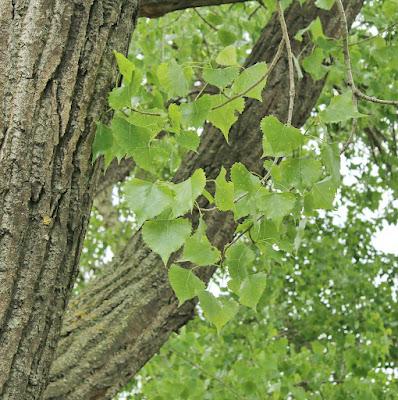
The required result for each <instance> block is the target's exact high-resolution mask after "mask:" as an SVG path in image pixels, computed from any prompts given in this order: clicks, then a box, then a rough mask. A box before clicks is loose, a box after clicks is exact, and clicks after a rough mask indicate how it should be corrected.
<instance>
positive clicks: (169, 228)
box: [142, 218, 192, 264]
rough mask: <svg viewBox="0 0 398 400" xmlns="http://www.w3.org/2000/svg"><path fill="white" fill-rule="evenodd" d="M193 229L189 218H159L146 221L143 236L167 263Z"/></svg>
mask: <svg viewBox="0 0 398 400" xmlns="http://www.w3.org/2000/svg"><path fill="white" fill-rule="evenodd" d="M191 230H192V227H191V224H190V222H189V221H188V220H187V219H184V218H178V219H159V220H152V221H147V222H145V224H144V226H143V227H142V236H143V238H144V241H145V243H146V244H147V245H148V246H149V247H150V248H151V249H152V250H153V251H154V252H155V253H158V254H159V255H160V257H161V258H162V260H163V262H164V263H165V264H167V261H168V260H169V257H170V255H171V254H172V253H174V252H175V251H177V250H178V249H179V248H180V247H181V246H182V245H183V244H184V243H185V240H186V239H187V238H188V237H189V235H190V234H191Z"/></svg>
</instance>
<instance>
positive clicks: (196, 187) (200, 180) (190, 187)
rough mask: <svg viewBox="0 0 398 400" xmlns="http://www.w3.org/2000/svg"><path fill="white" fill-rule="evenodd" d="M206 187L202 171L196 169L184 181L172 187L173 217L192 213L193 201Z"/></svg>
mask: <svg viewBox="0 0 398 400" xmlns="http://www.w3.org/2000/svg"><path fill="white" fill-rule="evenodd" d="M205 185H206V175H205V173H204V171H203V169H197V170H196V171H195V172H194V173H193V175H192V176H191V177H190V178H188V179H187V180H186V181H184V182H181V183H178V184H176V185H174V186H173V190H174V192H175V194H176V195H175V200H174V203H173V215H174V216H175V217H178V216H180V215H184V214H185V213H186V212H188V211H192V208H193V205H194V203H195V200H196V199H197V198H198V197H199V196H200V195H201V194H202V193H203V189H204V188H205Z"/></svg>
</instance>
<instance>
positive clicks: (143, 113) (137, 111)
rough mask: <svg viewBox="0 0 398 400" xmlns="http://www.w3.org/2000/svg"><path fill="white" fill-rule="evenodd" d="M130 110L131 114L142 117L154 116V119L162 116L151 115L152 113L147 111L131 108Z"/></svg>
mask: <svg viewBox="0 0 398 400" xmlns="http://www.w3.org/2000/svg"><path fill="white" fill-rule="evenodd" d="M130 110H131V111H133V112H136V113H138V114H142V115H152V116H155V117H161V116H162V114H159V113H153V112H149V111H143V110H138V109H136V108H131V109H130Z"/></svg>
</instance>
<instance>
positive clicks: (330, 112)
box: [319, 91, 364, 124]
mask: <svg viewBox="0 0 398 400" xmlns="http://www.w3.org/2000/svg"><path fill="white" fill-rule="evenodd" d="M319 117H320V119H321V120H322V122H324V123H325V124H328V123H331V122H342V121H347V120H349V119H352V118H359V117H364V114H361V113H360V112H358V110H357V106H356V105H355V104H354V102H353V100H352V92H351V91H347V92H345V93H343V94H341V95H338V96H334V97H333V98H332V100H331V101H330V104H329V106H328V107H327V108H326V109H325V110H323V111H321V112H320V113H319Z"/></svg>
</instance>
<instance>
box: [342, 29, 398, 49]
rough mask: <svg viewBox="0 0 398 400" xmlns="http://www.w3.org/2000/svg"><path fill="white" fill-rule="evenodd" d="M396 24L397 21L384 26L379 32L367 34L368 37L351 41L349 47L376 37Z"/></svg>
mask: <svg viewBox="0 0 398 400" xmlns="http://www.w3.org/2000/svg"><path fill="white" fill-rule="evenodd" d="M397 25H398V23H395V24H391V25H389V26H387V28H384V29H383V30H381V31H380V32H379V33H377V34H375V35H372V36H369V37H366V38H363V39H360V40H358V41H356V42H351V43H350V44H349V46H350V47H352V46H357V45H358V44H361V43H364V42H367V41H368V40H373V39H376V38H377V37H380V35H381V34H383V33H385V32H388V31H389V30H390V29H392V28H395V27H396V26H397Z"/></svg>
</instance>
